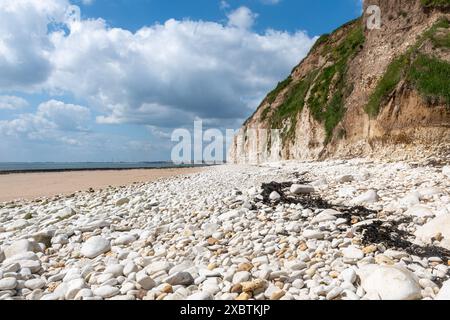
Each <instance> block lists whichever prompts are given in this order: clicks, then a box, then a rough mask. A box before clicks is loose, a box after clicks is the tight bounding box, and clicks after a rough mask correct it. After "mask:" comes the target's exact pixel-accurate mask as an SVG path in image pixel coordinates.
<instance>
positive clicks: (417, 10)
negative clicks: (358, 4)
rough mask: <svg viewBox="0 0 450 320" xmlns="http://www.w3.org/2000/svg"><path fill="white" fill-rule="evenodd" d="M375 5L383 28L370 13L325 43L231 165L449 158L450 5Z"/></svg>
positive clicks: (279, 94) (248, 127)
mask: <svg viewBox="0 0 450 320" xmlns="http://www.w3.org/2000/svg"><path fill="white" fill-rule="evenodd" d="M369 5H377V6H378V7H379V8H380V9H381V22H382V23H381V28H379V29H371V28H368V27H367V25H368V24H367V19H370V15H368V14H364V15H363V17H361V18H360V19H358V20H356V21H352V22H350V23H348V24H346V25H344V26H342V27H341V28H339V29H338V30H336V31H334V32H333V33H332V34H330V35H324V36H322V37H321V38H320V39H319V40H318V41H317V43H316V44H315V46H314V47H313V48H312V50H311V52H310V54H309V55H308V56H307V57H306V58H305V59H304V60H303V61H302V62H301V63H300V64H299V65H298V66H297V67H295V68H294V70H293V71H292V74H291V75H290V76H289V77H288V78H287V79H286V80H284V81H283V82H280V84H279V85H278V86H277V88H276V89H274V90H273V91H272V92H271V93H269V94H268V96H267V97H266V98H265V99H264V101H263V102H262V103H261V105H260V106H259V108H258V109H257V111H256V112H255V114H254V115H253V116H252V117H251V118H250V119H248V120H247V122H246V123H245V124H244V126H243V127H242V129H241V130H240V134H239V135H238V136H237V137H236V138H235V140H234V143H233V145H232V146H231V149H230V154H229V161H230V162H234V163H261V162H266V161H276V160H282V159H285V160H289V159H299V160H317V159H322V158H330V157H340V158H343V157H354V156H380V157H384V156H388V157H391V158H397V159H398V158H416V157H421V156H426V155H429V154H436V153H437V152H440V153H447V154H448V152H449V146H450V80H449V79H450V22H449V20H450V10H449V8H450V0H366V1H365V3H364V12H366V9H367V8H368V6H369ZM256 129H259V131H255V130H256ZM261 129H263V130H261ZM264 129H265V130H267V131H270V130H272V129H278V130H279V136H276V135H271V134H270V132H269V134H264Z"/></svg>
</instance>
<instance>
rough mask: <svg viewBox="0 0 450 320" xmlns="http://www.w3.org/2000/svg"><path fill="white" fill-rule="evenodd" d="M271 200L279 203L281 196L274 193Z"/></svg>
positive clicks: (270, 197)
mask: <svg viewBox="0 0 450 320" xmlns="http://www.w3.org/2000/svg"><path fill="white" fill-rule="evenodd" d="M269 199H270V200H272V201H277V200H280V199H281V196H280V194H279V193H278V192H276V191H274V192H272V193H271V194H270V196H269Z"/></svg>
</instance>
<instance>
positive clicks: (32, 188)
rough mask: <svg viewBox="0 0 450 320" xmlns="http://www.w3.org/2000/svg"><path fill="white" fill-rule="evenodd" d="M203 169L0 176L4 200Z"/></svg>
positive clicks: (1, 192) (134, 181)
mask: <svg viewBox="0 0 450 320" xmlns="http://www.w3.org/2000/svg"><path fill="white" fill-rule="evenodd" d="M201 170H202V168H174V169H143V170H126V171H116V170H110V171H77V172H51V173H20V174H9V175H0V202H6V201H12V200H18V199H26V200H34V199H37V198H40V197H52V196H56V195H60V194H64V195H67V194H71V193H74V192H77V191H87V190H89V188H93V189H94V190H98V189H103V188H107V187H108V186H114V187H118V186H125V185H130V184H133V183H136V182H150V181H155V180H158V179H160V178H168V177H173V176H177V175H182V174H191V173H196V172H199V171H201Z"/></svg>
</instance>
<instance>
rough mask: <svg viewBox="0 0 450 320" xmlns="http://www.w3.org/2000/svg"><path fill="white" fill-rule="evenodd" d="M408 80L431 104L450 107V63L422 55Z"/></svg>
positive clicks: (416, 61) (410, 72)
mask: <svg viewBox="0 0 450 320" xmlns="http://www.w3.org/2000/svg"><path fill="white" fill-rule="evenodd" d="M408 80H409V81H410V82H411V83H412V84H413V85H414V86H415V87H416V88H417V89H418V90H419V92H420V93H421V94H422V96H423V97H424V98H425V99H426V100H427V101H429V102H431V103H432V102H434V101H436V100H437V101H438V102H440V101H442V100H443V101H445V103H446V104H447V105H448V106H450V63H448V62H445V61H442V60H439V59H436V58H433V57H428V56H426V55H423V54H420V55H419V56H418V57H417V59H416V60H415V61H414V63H413V64H412V66H411V69H410V71H409V77H408Z"/></svg>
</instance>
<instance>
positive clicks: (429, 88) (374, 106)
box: [366, 19, 450, 117]
mask: <svg viewBox="0 0 450 320" xmlns="http://www.w3.org/2000/svg"><path fill="white" fill-rule="evenodd" d="M449 27H450V23H449V21H448V20H447V19H441V20H440V21H438V22H437V23H436V24H435V25H434V26H433V27H432V28H431V29H430V30H428V31H427V32H425V33H424V35H423V36H422V37H421V38H420V39H419V41H418V42H417V43H416V44H415V45H414V46H413V47H411V48H410V49H409V50H408V51H407V52H406V53H405V54H403V55H401V56H399V57H398V58H396V59H395V60H394V61H393V62H391V64H390V65H389V66H388V68H387V70H386V72H385V74H384V75H383V77H382V78H381V79H380V81H379V82H378V84H377V87H376V88H375V90H374V92H373V93H372V95H371V96H370V98H369V102H368V104H367V106H366V112H367V113H368V114H369V116H371V117H376V116H377V115H378V114H379V113H380V109H381V107H382V106H383V104H385V103H386V102H387V100H388V99H389V97H390V96H391V95H392V94H393V93H394V91H395V89H396V88H397V86H398V84H399V83H400V81H402V80H405V81H406V82H407V83H408V84H410V85H412V86H413V87H414V88H415V89H416V90H417V91H418V92H419V93H420V94H421V95H422V97H423V98H424V99H425V100H426V101H428V102H441V101H443V102H444V103H447V105H449V106H450V98H449V95H450V93H449V92H450V81H449V80H448V79H449V74H450V72H449V70H450V63H448V62H446V61H443V60H440V59H438V58H435V57H432V56H429V55H427V54H423V53H421V52H420V48H421V46H422V44H423V43H424V42H425V41H427V40H430V41H431V42H432V44H433V45H434V47H435V48H440V49H443V50H447V49H449V48H450V31H448V29H449Z"/></svg>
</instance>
